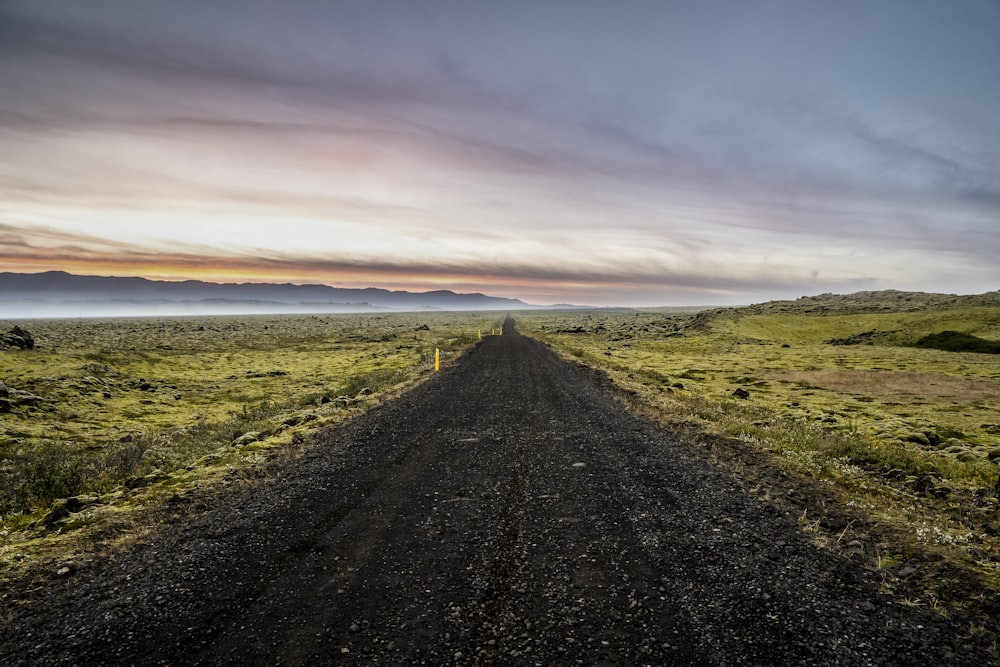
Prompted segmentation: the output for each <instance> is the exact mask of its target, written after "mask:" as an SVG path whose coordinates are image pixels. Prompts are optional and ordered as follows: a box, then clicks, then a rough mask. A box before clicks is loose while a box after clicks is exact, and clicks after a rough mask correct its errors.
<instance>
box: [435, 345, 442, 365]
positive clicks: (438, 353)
mask: <svg viewBox="0 0 1000 667" xmlns="http://www.w3.org/2000/svg"><path fill="white" fill-rule="evenodd" d="M434 370H435V371H439V370H441V350H439V349H437V348H436V347H435V348H434Z"/></svg>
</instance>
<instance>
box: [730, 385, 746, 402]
mask: <svg viewBox="0 0 1000 667" xmlns="http://www.w3.org/2000/svg"><path fill="white" fill-rule="evenodd" d="M733 396H735V397H736V398H741V399H743V400H746V399H748V398H750V392H749V391H747V390H746V389H744V388H743V387H738V388H737V389H736V391H734V392H733Z"/></svg>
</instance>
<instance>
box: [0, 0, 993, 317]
mask: <svg viewBox="0 0 1000 667" xmlns="http://www.w3.org/2000/svg"><path fill="white" fill-rule="evenodd" d="M998 35H1000V2H998V1H997V0H961V1H954V0H940V1H927V0H864V1H854V0H843V1H841V0H838V1H837V2H830V1H829V0H821V1H816V2H813V1H810V0H788V1H779V0H772V1H755V0H745V1H744V0H731V1H721V0H719V1H717V0H705V1H698V2H693V1H692V2H681V1H673V0H653V1H648V2H647V1H641V0H606V1H590V0H572V1H570V0H566V1H560V0H541V1H521V0H505V1H504V2H475V1H468V0H456V1H450V0H439V1H433V0H427V1H421V0H405V1H392V0H378V1H362V0H357V1H354V2H346V1H345V2H340V1H337V0H326V1H323V0H171V2H151V1H150V2H142V1H139V2H137V1H136V0H88V1H87V2H80V1H78V0H66V1H59V0H23V1H22V0H0V271H16V272H24V273H33V272H38V271H46V270H65V271H69V272H72V273H81V274H95V275H138V276H145V277H148V278H154V279H167V280H182V279H187V278H195V279H202V280H210V281H218V282H232V281H236V282H245V281H249V282H292V283H324V284H329V285H335V286H340V287H369V286H374V287H383V288H388V289H407V290H411V291H424V290H431V289H453V290H455V291H462V292H484V293H488V294H492V295H496V296H507V297H517V298H521V299H523V300H525V301H528V302H530V303H536V304H547V303H576V304H588V305H628V306H655V305H729V304H746V303H757V302H761V301H767V300H770V299H776V298H796V297H798V296H804V295H813V294H820V293H825V292H835V293H848V292H854V291H858V290H873V289H902V290H921V291H935V292H947V293H980V292H985V291H991V290H996V289H1000V260H998V258H1000V74H998V72H1000V38H998V37H997V36H998Z"/></svg>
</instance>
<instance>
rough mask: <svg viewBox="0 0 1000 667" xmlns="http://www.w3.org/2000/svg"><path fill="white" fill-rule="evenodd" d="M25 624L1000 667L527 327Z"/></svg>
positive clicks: (338, 656) (515, 652) (68, 641)
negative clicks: (893, 597) (882, 589)
mask: <svg viewBox="0 0 1000 667" xmlns="http://www.w3.org/2000/svg"><path fill="white" fill-rule="evenodd" d="M320 438H321V441H320V442H319V443H318V444H317V445H316V447H314V448H313V449H312V450H310V452H309V453H308V454H307V455H306V456H304V457H303V458H302V459H300V460H299V461H296V462H293V463H291V464H289V465H287V467H285V468H282V469H281V470H280V471H278V474H276V475H275V476H273V477H272V478H270V479H267V480H264V481H262V482H260V483H259V484H257V485H256V486H254V487H253V488H251V489H249V490H247V491H245V492H242V493H239V494H234V495H233V496H231V497H228V498H226V499H225V500H224V501H223V502H221V503H220V504H219V505H218V506H217V507H214V508H212V509H210V510H209V511H206V512H203V513H201V514H199V515H197V516H194V517H192V518H191V519H190V520H189V521H186V522H184V523H183V524H181V525H177V526H174V527H172V528H170V529H168V530H166V531H165V532H164V533H163V534H162V535H160V536H159V537H157V538H156V539H155V540H153V541H151V542H150V543H148V544H145V545H141V546H139V547H137V548H136V549H135V550H133V551H132V552H130V553H128V554H126V555H124V556H121V557H118V558H115V559H113V560H107V561H104V562H99V563H97V564H95V565H94V566H93V567H90V568H88V569H86V570H84V571H82V572H81V573H80V575H79V576H78V577H77V578H75V579H73V580H69V581H67V582H58V583H57V584H55V585H54V586H53V587H52V588H51V590H49V591H47V592H46V593H45V594H40V595H39V596H38V598H37V600H35V601H34V602H32V603H31V604H27V605H22V606H21V607H20V608H18V609H15V610H13V611H11V612H10V613H9V614H8V616H9V617H10V618H9V621H10V622H9V623H7V624H6V625H5V626H4V628H3V629H0V640H2V644H0V645H2V648H0V662H2V663H4V664H11V665H19V664H24V665H29V664H30V665H47V664H52V665H55V664H151V665H152V664H176V665H179V664H184V665H189V664H195V665H196V664H204V665H215V664H220V665H221V664H232V665H237V664H239V665H278V664H280V665H328V664H384V665H390V664H391V665H396V664H461V665H492V664H510V665H522V664H523V665H534V664H539V665H563V664H565V665H571V664H588V665H624V664H628V665H634V664H705V665H741V664H747V665H752V664H799V665H869V664H870V665H879V664H901V665H926V664H929V663H930V664H969V665H974V664H985V662H986V661H987V660H988V659H991V654H990V653H989V651H988V647H987V643H988V642H987V641H986V640H985V639H983V640H982V641H981V642H980V643H979V644H976V643H975V642H974V641H971V640H969V639H965V638H960V637H956V636H954V635H955V633H954V631H953V629H952V628H950V627H949V625H948V623H947V621H945V620H943V619H941V618H939V617H937V616H935V615H933V614H931V613H929V612H927V611H926V610H921V609H909V608H901V607H899V606H896V605H892V604H890V603H889V602H888V601H887V600H885V599H883V598H882V597H881V596H880V595H879V594H878V592H877V587H876V585H875V582H874V581H873V578H872V576H871V575H870V574H869V573H865V572H863V571H860V570H858V569H856V568H855V566H853V565H851V564H850V563H849V562H846V561H843V560H840V559H838V558H836V557H835V556H833V555H831V554H829V553H825V552H822V551H819V550H818V549H816V548H815V547H813V546H812V545H811V544H810V543H809V542H808V541H807V540H806V539H805V538H804V537H803V536H802V535H801V534H800V532H799V531H798V529H797V526H796V524H795V522H794V520H792V519H791V518H789V517H787V516H784V515H783V514H781V513H780V512H778V511H777V510H775V509H774V508H773V507H771V506H770V505H767V504H765V503H763V502H762V501H760V500H758V499H755V498H751V497H748V496H746V495H744V494H743V493H742V492H741V491H740V490H739V487H738V485H737V484H736V483H735V482H734V481H733V480H732V479H731V478H730V477H729V476H728V475H727V474H725V473H723V472H720V471H718V470H716V469H714V468H712V467H711V466H709V465H708V464H706V463H705V462H703V461H702V460H701V459H700V458H699V456H698V455H697V453H696V451H695V450H693V449H692V448H690V447H689V446H687V445H685V444H684V443H682V442H678V441H676V440H675V439H673V437H672V436H669V435H667V434H665V433H664V432H662V431H660V430H658V429H657V428H656V427H655V426H654V425H653V424H651V423H649V422H647V421H645V420H642V419H639V418H637V417H635V416H632V415H630V414H628V413H626V412H625V411H623V410H622V408H621V407H620V406H619V405H618V404H617V403H615V402H614V401H613V400H612V399H611V398H610V397H608V396H607V395H606V394H604V393H603V392H602V391H601V390H600V389H599V388H598V387H596V386H595V385H594V384H592V382H591V381H590V380H589V379H588V376H587V375H586V374H584V373H582V372H581V371H580V370H579V369H576V368H574V367H572V366H570V365H568V364H566V363H564V362H562V361H560V360H559V359H557V358H556V357H555V355H553V354H552V353H551V352H549V351H548V350H546V349H545V348H544V346H542V345H540V344H539V343H537V342H535V341H532V340H530V339H527V338H524V337H522V336H520V335H518V334H517V332H516V331H515V329H514V328H513V323H512V322H511V321H509V320H508V322H507V324H506V325H505V328H504V335H503V336H497V337H490V338H487V339H485V340H484V341H483V342H482V343H481V344H480V345H478V346H477V348H475V350H474V351H473V352H472V353H470V354H468V355H467V356H466V357H465V358H463V359H462V360H461V362H460V363H458V364H456V365H455V366H454V367H452V368H448V369H446V370H444V371H443V372H442V373H440V374H439V375H438V376H436V377H435V378H433V379H432V380H430V381H429V382H428V383H426V384H425V385H423V386H422V387H420V388H419V389H417V390H415V391H413V392H410V393H409V394H407V395H406V396H404V397H402V398H400V399H398V400H396V401H393V402H392V403H389V404H386V405H384V406H382V407H380V408H376V409H375V410H373V411H371V412H370V413H368V414H366V415H364V416H362V417H359V418H358V419H356V420H354V421H353V422H351V423H350V424H347V425H344V426H342V427H339V428H335V429H331V430H329V431H327V432H325V433H323V434H322V435H321V436H320Z"/></svg>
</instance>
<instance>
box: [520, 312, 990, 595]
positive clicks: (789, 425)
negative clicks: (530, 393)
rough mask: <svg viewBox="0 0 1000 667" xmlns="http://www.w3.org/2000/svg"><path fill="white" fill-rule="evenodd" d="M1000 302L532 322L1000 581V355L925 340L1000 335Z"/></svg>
mask: <svg viewBox="0 0 1000 667" xmlns="http://www.w3.org/2000/svg"><path fill="white" fill-rule="evenodd" d="M928 300H930V303H928ZM994 300H995V295H990V297H989V298H986V299H982V300H979V301H975V300H973V301H972V302H971V303H969V302H966V301H963V300H958V301H956V300H948V299H947V298H943V297H942V298H934V299H930V296H926V298H924V296H923V295H904V296H903V297H902V298H901V297H900V295H899V293H888V294H884V295H882V296H881V298H878V297H877V296H875V295H872V296H869V297H868V298H865V299H851V298H847V297H840V298H837V297H832V296H827V297H825V298H821V297H817V298H814V299H809V300H803V301H802V302H801V303H799V302H777V303H772V304H764V305H762V306H755V307H749V308H745V309H716V310H705V311H702V312H700V313H695V314H691V313H689V312H677V311H671V310H669V309H658V310H642V311H564V312H560V313H553V312H536V313H522V314H520V315H519V316H518V321H519V324H520V328H521V330H522V331H523V332H525V333H527V334H529V335H533V336H536V337H538V338H540V339H542V340H543V341H545V342H546V343H548V344H549V345H551V346H552V347H553V348H554V349H556V350H557V351H559V352H560V353H561V354H563V355H565V356H567V357H569V358H574V359H576V360H578V361H580V362H582V363H584V364H587V365H589V366H593V367H596V368H599V369H601V370H603V371H605V372H606V373H607V374H608V375H609V376H610V377H611V379H612V380H614V382H615V383H616V384H617V385H619V386H621V387H622V388H624V389H626V390H629V391H632V392H635V394H636V395H637V397H638V398H639V399H640V400H641V401H642V402H643V403H644V404H645V405H648V406H651V407H652V408H654V409H655V411H656V413H657V414H658V415H659V417H660V418H661V419H662V420H663V421H664V422H666V423H668V424H674V425H676V426H679V427H683V428H685V429H694V430H696V431H700V432H709V433H715V434H718V435H722V436H726V437H729V438H733V439H736V440H739V441H741V442H742V443H743V444H749V445H751V446H753V447H755V448H757V449H759V450H760V451H763V452H766V453H767V454H768V455H769V456H771V457H772V460H773V461H774V462H775V463H776V464H777V465H778V466H779V467H782V468H784V469H786V470H788V471H795V472H796V473H799V474H803V475H807V476H810V477H813V478H815V479H816V480H818V481H820V482H821V483H824V484H831V485H833V486H835V487H836V488H838V489H841V490H842V491H843V492H844V493H845V494H846V495H845V497H846V498H848V499H849V500H848V501H847V502H848V503H850V504H853V505H855V506H857V507H859V508H863V509H864V510H865V511H866V512H869V513H871V515H872V516H874V517H877V518H878V520H883V521H885V522H891V523H894V524H895V525H897V526H899V527H901V529H902V530H904V532H905V531H908V532H909V533H910V534H911V536H912V538H913V540H914V542H915V543H923V544H926V545H928V546H933V547H940V546H943V547H947V548H949V549H952V550H953V551H955V552H956V555H958V556H961V557H962V558H964V560H965V562H966V564H969V563H971V564H972V567H975V568H977V569H979V570H980V571H982V572H983V573H985V574H986V575H987V576H989V577H990V578H991V579H992V580H993V581H994V583H996V584H997V585H1000V543H998V541H997V538H996V535H997V530H998V528H1000V526H998V520H997V519H998V509H1000V505H998V502H997V491H996V489H995V485H996V484H997V482H998V474H1000V465H998V464H1000V355H997V354H982V353H974V352H949V351H943V350H937V349H924V348H917V347H913V345H915V344H916V342H917V341H918V340H920V339H921V338H922V337H924V336H926V335H928V334H933V333H939V332H942V331H961V332H963V333H967V334H971V335H973V336H976V337H978V338H981V339H986V340H988V341H997V340H1000V303H997V304H995V305H994V304H993V303H992V302H993V301H994ZM983 302H985V304H984V303H983ZM737 390H740V391H739V392H737ZM736 393H739V394H740V395H739V396H737V395H735V394H736ZM959 552H961V553H959Z"/></svg>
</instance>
